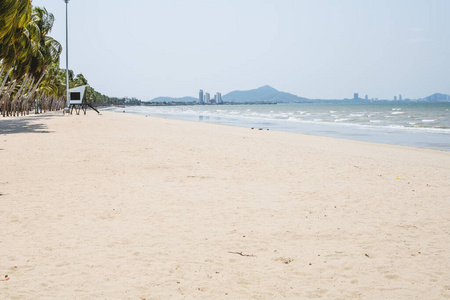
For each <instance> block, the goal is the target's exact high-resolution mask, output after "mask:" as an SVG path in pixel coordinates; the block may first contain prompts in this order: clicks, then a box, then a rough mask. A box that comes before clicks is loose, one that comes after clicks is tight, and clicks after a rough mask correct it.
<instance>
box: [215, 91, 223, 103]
mask: <svg viewBox="0 0 450 300" xmlns="http://www.w3.org/2000/svg"><path fill="white" fill-rule="evenodd" d="M215 98H216V103H217V104H223V101H222V94H221V93H219V92H217V93H216V96H215Z"/></svg>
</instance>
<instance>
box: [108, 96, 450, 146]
mask: <svg viewBox="0 0 450 300" xmlns="http://www.w3.org/2000/svg"><path fill="white" fill-rule="evenodd" d="M111 110H113V111H117V112H121V113H123V112H125V113H134V114H142V115H151V116H160V117H167V118H174V119H181V120H188V121H197V122H210V123H219V124H226V125H232V126H241V127H249V128H254V129H262V130H267V129H268V130H276V131H285V132H294V133H302V134H312V135H319V136H328V137H334V138H342V139H350V140H358V141H366V142H374V143H383V144H392V145H403V146H412V147H421V148H430V149H437V150H443V151H450V102H434V103H425V102H388V101H379V102H369V103H339V102H330V103H326V102H320V103H295V104H254V105H180V106H127V107H125V108H123V107H122V108H112V109H111Z"/></svg>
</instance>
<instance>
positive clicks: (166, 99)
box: [149, 97, 198, 102]
mask: <svg viewBox="0 0 450 300" xmlns="http://www.w3.org/2000/svg"><path fill="white" fill-rule="evenodd" d="M195 101H198V99H197V98H194V97H181V98H172V97H157V98H155V99H152V100H150V101H149V102H195Z"/></svg>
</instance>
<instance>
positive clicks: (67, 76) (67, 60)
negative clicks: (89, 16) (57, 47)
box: [64, 0, 69, 107]
mask: <svg viewBox="0 0 450 300" xmlns="http://www.w3.org/2000/svg"><path fill="white" fill-rule="evenodd" d="M64 2H66V106H67V107H69V21H68V19H69V13H68V6H69V5H68V4H69V0H64Z"/></svg>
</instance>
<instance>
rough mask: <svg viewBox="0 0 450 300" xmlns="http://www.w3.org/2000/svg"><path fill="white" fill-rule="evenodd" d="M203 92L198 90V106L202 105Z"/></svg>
mask: <svg viewBox="0 0 450 300" xmlns="http://www.w3.org/2000/svg"><path fill="white" fill-rule="evenodd" d="M203 100H204V99H203V90H200V92H198V102H199V103H200V104H203V103H204V102H203Z"/></svg>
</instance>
